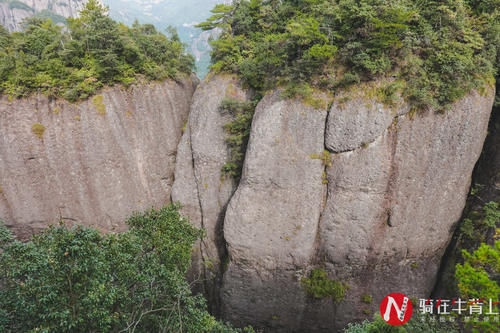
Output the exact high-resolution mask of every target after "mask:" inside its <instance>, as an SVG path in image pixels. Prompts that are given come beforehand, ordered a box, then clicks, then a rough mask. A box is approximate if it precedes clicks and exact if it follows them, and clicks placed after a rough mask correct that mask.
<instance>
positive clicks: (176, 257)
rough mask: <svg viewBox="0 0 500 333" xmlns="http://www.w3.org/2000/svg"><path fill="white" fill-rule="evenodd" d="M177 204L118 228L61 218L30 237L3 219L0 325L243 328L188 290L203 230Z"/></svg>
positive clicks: (17, 328)
mask: <svg viewBox="0 0 500 333" xmlns="http://www.w3.org/2000/svg"><path fill="white" fill-rule="evenodd" d="M178 208H179V207H178V206H177V205H170V206H168V207H165V208H163V209H160V210H151V211H147V212H145V213H143V214H137V215H134V216H133V217H131V218H130V219H129V220H128V222H127V223H128V225H129V227H130V230H129V231H126V232H123V233H118V234H107V235H102V234H101V233H100V232H99V231H97V230H95V229H92V228H86V227H81V226H76V227H73V228H67V227H65V226H64V225H60V226H52V227H50V228H49V229H47V230H45V231H43V232H42V233H41V234H39V235H36V236H34V237H33V239H32V241H31V242H28V243H22V242H19V241H16V240H14V239H13V238H12V235H11V233H10V232H9V231H8V229H7V228H6V227H5V226H3V225H2V224H1V223H0V286H1V288H0V331H1V332H227V333H230V332H240V330H235V329H233V328H231V327H229V326H226V325H224V324H222V323H220V322H218V321H217V320H215V318H214V317H213V316H211V315H210V314H209V313H208V311H207V310H206V302H205V300H204V299H203V297H202V296H200V295H197V296H194V295H192V294H191V290H190V286H189V283H188V282H187V281H186V278H185V275H186V272H187V270H188V268H189V267H190V260H191V249H192V247H193V244H194V242H195V241H196V240H197V239H198V238H199V237H200V236H201V235H202V232H201V231H200V230H198V229H195V228H193V227H192V226H191V225H190V224H189V222H188V221H187V220H186V219H184V218H182V217H181V216H180V214H179V212H178ZM245 332H252V330H251V329H247V330H245Z"/></svg>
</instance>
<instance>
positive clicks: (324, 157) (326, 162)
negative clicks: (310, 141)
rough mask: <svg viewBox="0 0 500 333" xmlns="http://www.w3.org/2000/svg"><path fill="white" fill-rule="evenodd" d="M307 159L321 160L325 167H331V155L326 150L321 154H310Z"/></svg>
mask: <svg viewBox="0 0 500 333" xmlns="http://www.w3.org/2000/svg"><path fill="white" fill-rule="evenodd" d="M309 157H310V158H312V159H313V160H321V163H323V165H324V166H326V167H331V166H332V154H331V153H330V152H329V151H328V150H324V151H323V152H322V153H321V154H311V155H309Z"/></svg>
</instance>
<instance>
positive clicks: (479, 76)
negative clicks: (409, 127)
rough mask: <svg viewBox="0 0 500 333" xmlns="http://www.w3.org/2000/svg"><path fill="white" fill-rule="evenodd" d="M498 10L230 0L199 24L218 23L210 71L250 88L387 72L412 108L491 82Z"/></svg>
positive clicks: (425, 0)
mask: <svg viewBox="0 0 500 333" xmlns="http://www.w3.org/2000/svg"><path fill="white" fill-rule="evenodd" d="M499 8H500V2H499V0H488V1H480V0H441V1H437V0H334V1H332V0H284V1H280V0H236V1H234V3H233V5H231V6H227V5H218V6H216V7H215V8H214V10H213V12H214V14H215V15H213V16H212V17H211V18H210V19H209V20H208V21H206V22H204V23H202V24H200V27H202V28H203V29H207V30H208V29H213V28H215V27H220V28H222V29H223V32H222V35H221V36H220V38H219V39H218V40H216V41H214V42H213V53H212V61H213V66H212V69H213V71H215V72H218V71H227V72H233V73H237V74H239V76H240V77H241V78H242V79H243V81H244V82H245V83H246V84H247V85H248V86H250V87H252V88H254V89H255V90H257V91H265V90H267V89H270V88H274V87H275V86H278V85H279V86H284V87H287V88H288V90H289V91H291V92H292V93H299V94H300V93H301V92H303V91H307V90H310V88H309V87H310V86H312V87H315V88H321V89H328V90H335V89H337V88H342V87H347V86H349V85H351V84H355V83H359V82H362V81H370V80H374V79H376V78H378V77H390V78H394V80H392V81H393V82H392V83H390V87H388V89H389V90H392V91H394V90H396V91H398V92H400V93H402V95H403V96H404V97H405V98H406V99H407V100H408V102H409V103H411V105H412V106H413V107H414V108H416V109H422V108H428V107H432V108H436V109H443V108H446V107H447V106H449V104H450V103H452V102H453V101H455V100H457V99H458V98H460V97H462V96H463V95H464V94H465V93H466V92H468V91H469V90H470V89H472V88H478V87H483V86H484V85H485V84H487V83H488V84H492V80H493V76H494V75H495V72H496V67H495V66H496V63H497V59H498V54H499V52H498V48H499V46H500V9H499ZM384 89H387V87H384Z"/></svg>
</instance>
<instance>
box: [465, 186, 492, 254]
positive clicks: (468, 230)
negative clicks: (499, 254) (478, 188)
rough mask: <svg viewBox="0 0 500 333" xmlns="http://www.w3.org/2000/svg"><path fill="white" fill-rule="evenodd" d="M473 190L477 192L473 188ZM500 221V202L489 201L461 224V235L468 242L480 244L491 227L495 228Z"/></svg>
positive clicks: (472, 212)
mask: <svg viewBox="0 0 500 333" xmlns="http://www.w3.org/2000/svg"><path fill="white" fill-rule="evenodd" d="M472 192H475V190H474V189H473V190H472ZM499 222H500V204H499V203H498V202H494V201H491V202H488V203H486V204H485V205H484V206H483V207H482V208H481V210H473V211H471V212H469V213H468V214H467V216H466V217H465V218H464V221H463V223H462V225H461V226H460V235H461V237H462V240H463V241H465V242H466V243H475V244H480V243H481V242H484V241H485V240H486V239H485V235H486V234H487V233H488V230H489V229H490V228H495V227H496V224H497V223H499Z"/></svg>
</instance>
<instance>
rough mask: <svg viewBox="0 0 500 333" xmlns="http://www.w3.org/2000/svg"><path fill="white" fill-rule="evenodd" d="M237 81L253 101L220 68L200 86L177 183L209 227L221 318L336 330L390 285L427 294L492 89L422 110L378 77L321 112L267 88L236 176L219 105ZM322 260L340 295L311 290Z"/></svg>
mask: <svg viewBox="0 0 500 333" xmlns="http://www.w3.org/2000/svg"><path fill="white" fill-rule="evenodd" d="M229 82H231V84H230V86H231V87H232V88H231V89H229V90H230V91H232V92H233V94H235V95H236V96H238V97H239V98H240V99H242V100H244V99H247V98H248V93H245V92H244V91H243V90H241V88H240V85H239V84H238V83H237V82H234V79H230V78H223V77H217V76H216V77H215V78H212V79H210V80H208V81H207V82H205V83H203V84H202V86H201V87H200V88H199V91H198V92H197V93H196V95H195V97H194V102H193V108H192V110H191V116H190V126H189V131H186V132H185V134H184V138H183V141H182V143H181V147H182V148H180V149H179V150H180V151H184V152H185V153H184V154H183V156H180V155H179V159H178V165H177V170H176V181H175V182H174V191H173V197H174V200H179V201H181V202H183V201H184V203H185V208H184V209H185V211H184V213H185V214H187V215H188V216H190V217H191V219H192V220H193V221H195V223H196V225H198V226H203V227H204V228H206V229H207V230H208V236H207V238H206V239H205V240H204V241H203V245H201V247H200V249H201V252H202V255H201V258H203V259H201V260H200V261H199V262H202V263H204V265H202V266H204V267H205V268H201V270H203V269H205V270H206V269H207V267H209V269H210V270H211V271H212V273H211V275H210V276H211V277H213V276H214V274H215V275H219V276H220V275H223V278H222V279H223V281H222V284H221V285H218V286H216V288H215V289H216V290H219V289H220V291H219V292H216V293H217V294H218V295H219V296H220V308H221V311H222V315H223V316H224V317H225V318H226V319H228V320H230V321H232V322H234V323H235V324H237V325H246V324H252V325H255V326H256V327H258V328H260V327H262V328H267V329H271V330H272V331H287V332H288V331H308V332H311V331H331V330H332V329H341V328H342V327H344V325H345V324H346V323H347V322H349V321H352V320H355V319H361V318H364V317H370V316H371V315H370V314H369V313H373V312H374V311H376V309H377V308H378V305H379V302H380V300H381V299H382V298H383V297H384V296H385V295H387V294H389V293H391V292H403V293H406V294H407V295H410V296H411V297H425V296H428V295H429V294H430V292H431V290H432V288H433V285H434V283H435V280H436V276H437V272H438V269H439V264H440V260H441V257H442V255H443V253H444V251H445V249H446V246H447V245H448V243H449V241H450V238H451V236H452V233H453V229H454V226H455V224H456V222H457V221H458V220H459V219H460V216H461V213H462V210H463V207H464V204H465V200H466V197H467V193H468V190H469V187H470V182H471V174H472V170H473V168H474V165H475V163H476V161H477V159H478V158H479V155H480V153H481V149H482V146H483V142H484V139H485V136H486V132H487V127H488V119H489V116H490V112H491V108H492V102H493V96H494V93H492V91H488V92H487V93H486V94H483V95H480V94H478V93H477V92H472V93H470V94H469V95H467V96H466V97H465V98H463V99H462V100H460V101H459V102H457V103H455V104H454V105H453V106H452V108H451V109H450V110H449V111H447V112H444V113H439V112H434V111H431V110H429V111H427V112H419V113H416V112H413V111H411V110H410V109H409V107H408V105H407V104H406V103H405V102H404V101H402V100H399V101H397V102H396V103H394V104H392V105H384V104H383V103H380V102H378V101H377V98H376V97H372V96H370V94H367V93H366V92H368V91H370V90H373V89H375V88H376V87H374V86H368V87H361V89H357V90H353V91H350V92H344V93H342V94H340V95H339V96H336V97H335V98H334V99H333V102H331V103H330V105H331V106H330V107H329V108H326V105H327V104H328V103H323V104H325V107H324V108H319V109H318V108H317V107H316V108H314V107H312V106H310V105H307V104H305V103H303V102H302V101H300V100H298V99H291V100H290V99H283V98H282V97H281V93H280V91H279V90H276V91H273V92H269V93H268V94H267V95H266V96H265V97H264V98H263V99H262V100H261V101H260V103H259V104H258V106H257V108H256V111H255V116H254V119H253V124H252V129H251V136H250V141H249V144H248V149H247V152H246V158H245V163H244V168H243V175H242V179H241V181H240V182H239V184H235V182H234V181H233V182H229V183H228V180H227V179H225V180H222V179H221V174H220V169H221V167H222V166H223V165H224V163H225V161H227V158H228V157H227V156H228V151H227V146H226V144H225V142H224V140H223V134H224V133H223V128H222V126H223V124H224V122H225V121H224V119H223V116H222V115H221V114H220V111H219V113H218V112H217V109H218V107H219V106H220V103H221V100H222V98H223V97H224V96H227V95H228V87H229ZM235 87H236V88H235ZM215 96H218V97H215ZM204 103H205V104H204ZM320 104H322V103H320ZM201 105H203V111H202V110H201V108H202V107H201ZM226 121H227V120H226ZM201 123H203V124H204V125H203V126H200V125H199V124H201ZM181 163H182V164H181ZM233 192H234V194H233ZM227 203H228V204H227ZM226 204H227V208H226ZM217 254H218V257H217ZM226 255H227V257H226ZM207 259H208V260H207ZM207 262H210V263H216V265H212V264H210V265H208V266H207ZM221 262H222V264H221V265H220V264H219V263H221ZM314 268H318V269H321V270H323V271H325V272H326V273H327V276H328V278H330V279H332V280H336V281H339V282H341V283H342V284H344V285H345V286H347V287H346V291H345V292H346V295H345V297H344V300H343V301H342V302H340V303H334V302H333V301H332V299H331V298H328V297H327V298H324V299H315V298H313V297H311V295H309V294H308V293H306V292H305V290H304V287H303V285H302V283H301V279H303V278H306V277H308V276H309V274H310V272H311V270H312V269H314ZM213 272H215V273H213ZM200 274H203V272H201V273H200ZM366 299H373V300H374V302H373V303H372V304H369V302H366ZM363 300H365V302H363Z"/></svg>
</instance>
